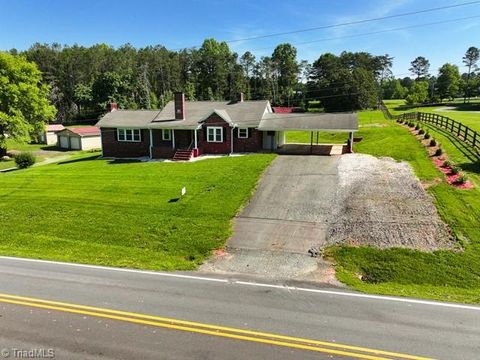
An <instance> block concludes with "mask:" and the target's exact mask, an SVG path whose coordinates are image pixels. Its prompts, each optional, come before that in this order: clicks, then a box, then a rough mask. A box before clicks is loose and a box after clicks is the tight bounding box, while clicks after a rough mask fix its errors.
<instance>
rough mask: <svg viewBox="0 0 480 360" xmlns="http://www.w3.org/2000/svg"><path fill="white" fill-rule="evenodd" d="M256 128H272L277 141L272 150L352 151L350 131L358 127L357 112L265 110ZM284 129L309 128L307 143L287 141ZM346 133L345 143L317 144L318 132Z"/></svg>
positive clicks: (298, 129) (301, 152)
mask: <svg viewBox="0 0 480 360" xmlns="http://www.w3.org/2000/svg"><path fill="white" fill-rule="evenodd" d="M258 130H260V131H264V132H267V133H272V132H275V134H276V136H275V138H276V139H277V141H276V142H275V143H274V144H273V145H272V150H276V151H278V152H280V153H290V154H305V153H310V154H319V155H320V154H327V153H330V154H331V151H332V150H334V151H335V152H336V153H338V154H341V153H343V152H348V153H351V152H352V146H353V134H354V133H355V132H356V131H358V115H357V114H356V113H333V114H332V113H329V114H326V113H315V114H281V113H280V114H279V113H271V114H265V116H264V118H263V119H262V121H261V122H260V125H259V127H258ZM285 131H309V132H310V145H306V144H286V143H285ZM322 131H323V132H330V133H332V132H341V133H348V134H349V135H348V140H347V143H346V144H345V145H337V148H336V149H332V148H333V147H334V146H335V145H333V146H332V145H327V144H319V142H318V133H319V132H322Z"/></svg>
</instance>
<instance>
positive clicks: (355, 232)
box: [327, 154, 455, 251]
mask: <svg viewBox="0 0 480 360" xmlns="http://www.w3.org/2000/svg"><path fill="white" fill-rule="evenodd" d="M338 179H339V181H338V188H337V192H336V199H337V201H335V203H334V204H333V206H332V211H331V218H330V221H329V223H330V226H329V229H328V235H327V242H328V243H329V244H339V243H355V244H357V245H371V246H376V247H380V248H388V247H408V248H413V249H418V250H423V251H432V250H437V249H451V248H453V247H454V246H455V241H454V240H453V239H452V238H451V236H450V232H449V229H448V227H447V226H446V225H445V224H444V223H443V221H442V220H441V219H440V217H439V216H438V213H437V210H436V208H435V206H434V205H433V202H432V198H431V197H430V196H429V195H428V194H427V193H426V192H425V190H424V188H423V187H422V184H421V183H420V181H419V180H418V179H417V178H416V177H415V175H414V174H413V171H412V169H411V167H410V166H409V165H408V164H407V163H405V162H396V161H395V160H393V159H389V158H380V159H378V158H375V157H373V156H369V155H360V154H350V155H344V156H342V158H341V159H340V163H339V165H338Z"/></svg>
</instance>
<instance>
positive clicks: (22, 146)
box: [7, 139, 50, 152]
mask: <svg viewBox="0 0 480 360" xmlns="http://www.w3.org/2000/svg"><path fill="white" fill-rule="evenodd" d="M44 148H50V147H49V146H47V145H45V144H34V143H32V144H27V143H20V142H17V141H15V140H13V139H7V150H17V151H32V152H33V151H38V150H42V149H44Z"/></svg>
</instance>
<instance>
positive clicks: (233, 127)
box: [230, 124, 237, 155]
mask: <svg viewBox="0 0 480 360" xmlns="http://www.w3.org/2000/svg"><path fill="white" fill-rule="evenodd" d="M236 127H237V124H233V126H232V130H231V131H230V155H232V154H233V130H234V129H235V128H236Z"/></svg>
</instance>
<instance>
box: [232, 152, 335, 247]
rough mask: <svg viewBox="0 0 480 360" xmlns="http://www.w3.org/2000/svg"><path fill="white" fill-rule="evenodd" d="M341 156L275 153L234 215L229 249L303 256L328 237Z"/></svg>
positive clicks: (320, 244)
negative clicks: (238, 211) (284, 252)
mask: <svg viewBox="0 0 480 360" xmlns="http://www.w3.org/2000/svg"><path fill="white" fill-rule="evenodd" d="M338 161H339V157H330V156H289V155H285V156H279V157H277V158H276V159H275V161H274V162H273V164H272V165H271V166H270V167H269V169H268V170H267V172H266V173H265V174H264V176H263V177H262V180H261V182H260V184H259V186H258V189H257V191H256V192H255V195H254V196H253V197H252V200H251V201H250V203H249V205H248V206H247V207H246V208H245V209H244V210H243V211H242V213H241V214H240V215H239V216H238V217H237V218H236V219H235V230H234V235H233V237H232V238H231V239H230V241H229V242H228V247H229V248H242V249H259V250H281V251H288V252H293V253H301V254H307V251H308V249H310V248H311V247H312V246H313V247H319V246H322V245H323V244H324V243H325V241H326V232H327V215H328V214H329V213H330V212H331V211H330V209H331V206H332V203H333V201H334V197H335V192H336V187H337V185H338V171H337V167H338Z"/></svg>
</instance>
